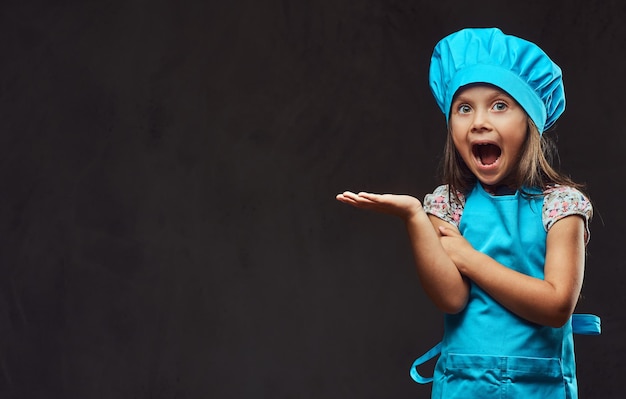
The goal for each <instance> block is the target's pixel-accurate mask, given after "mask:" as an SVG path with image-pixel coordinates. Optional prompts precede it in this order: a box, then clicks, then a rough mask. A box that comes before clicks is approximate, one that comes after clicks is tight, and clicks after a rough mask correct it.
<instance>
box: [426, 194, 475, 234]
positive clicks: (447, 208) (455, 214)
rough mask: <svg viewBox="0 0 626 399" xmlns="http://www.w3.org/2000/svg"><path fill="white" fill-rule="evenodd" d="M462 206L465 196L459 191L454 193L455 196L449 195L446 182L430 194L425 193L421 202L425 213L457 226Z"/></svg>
mask: <svg viewBox="0 0 626 399" xmlns="http://www.w3.org/2000/svg"><path fill="white" fill-rule="evenodd" d="M464 206H465V196H464V195H463V194H462V193H460V192H457V193H456V198H455V197H454V196H451V195H450V189H449V187H448V185H447V184H444V185H441V186H439V187H437V188H436V189H435V191H433V193H432V194H427V195H426V196H425V197H424V203H423V207H424V211H426V213H428V214H430V215H433V216H437V217H438V218H439V219H442V220H444V221H446V222H448V223H452V224H453V225H455V226H456V227H457V228H458V227H459V222H460V221H461V215H462V214H463V208H464Z"/></svg>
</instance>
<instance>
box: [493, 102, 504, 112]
mask: <svg viewBox="0 0 626 399" xmlns="http://www.w3.org/2000/svg"><path fill="white" fill-rule="evenodd" d="M493 109H494V110H496V111H504V110H505V109H506V103H503V102H497V103H495V104H494V105H493Z"/></svg>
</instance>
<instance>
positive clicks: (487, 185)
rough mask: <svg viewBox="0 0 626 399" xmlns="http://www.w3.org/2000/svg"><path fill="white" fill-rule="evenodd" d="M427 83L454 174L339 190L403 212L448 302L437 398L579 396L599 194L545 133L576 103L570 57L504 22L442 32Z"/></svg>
mask: <svg viewBox="0 0 626 399" xmlns="http://www.w3.org/2000/svg"><path fill="white" fill-rule="evenodd" d="M430 87H431V90H432V92H433V95H434V97H435V99H436V101H437V103H438V105H439V107H440V108H441V110H442V112H443V113H444V114H445V116H446V121H447V125H448V136H447V143H446V148H445V152H444V162H443V183H444V184H443V185H441V186H439V187H437V188H436V189H435V191H434V192H433V193H432V194H429V195H426V197H425V199H424V202H423V204H422V203H421V202H420V201H419V200H418V199H416V198H414V197H411V196H407V195H393V194H383V195H380V194H372V193H364V192H361V193H359V194H355V193H352V192H348V191H347V192H344V193H343V194H339V195H338V196H337V199H338V200H339V201H341V202H344V203H346V204H349V205H353V206H355V207H357V208H362V209H369V210H374V211H380V212H384V213H388V214H392V215H395V216H398V217H400V218H401V219H403V220H404V222H405V223H406V227H407V230H408V234H409V237H410V242H411V245H412V250H413V254H414V257H415V262H416V265H417V273H418V276H419V280H420V282H421V284H422V286H423V288H424V290H425V291H426V293H427V295H428V296H429V297H430V298H431V299H432V301H433V302H434V303H435V305H436V306H437V307H438V308H439V309H441V310H442V311H443V312H445V313H446V315H445V330H444V331H445V332H444V337H443V340H442V342H441V343H440V344H438V345H437V346H436V347H435V348H433V350H431V351H430V352H429V353H427V354H426V355H425V356H424V357H422V358H421V359H418V360H417V361H416V363H415V364H414V366H415V365H418V364H420V363H422V362H424V361H426V360H428V359H430V358H432V357H434V356H436V355H437V354H439V353H440V357H439V359H438V360H437V363H436V366H435V372H434V377H433V378H423V377H421V376H420V375H419V374H417V371H416V370H415V367H413V369H412V371H411V374H412V376H413V378H414V379H415V380H416V381H418V382H430V381H433V390H432V397H433V398H446V399H449V398H457V397H458V398H461V397H462V398H491V397H498V398H505V397H506V398H525V399H528V398H542V399H545V398H551V399H553V398H577V396H578V395H577V383H576V371H575V361H574V347H573V339H572V333H573V332H580V333H587V334H596V333H599V319H598V318H596V317H595V316H593V315H580V316H581V317H584V316H587V318H586V319H583V318H580V319H578V318H577V319H574V322H572V313H573V311H574V308H575V306H576V302H577V299H578V297H579V294H580V291H581V286H582V282H583V273H584V264H585V247H586V244H587V242H588V240H589V229H588V226H589V221H590V219H591V217H592V207H591V204H590V201H589V200H588V198H587V197H586V196H585V195H584V194H583V193H582V192H581V191H580V189H581V186H580V185H578V184H576V183H575V182H573V181H572V180H571V179H569V178H568V177H567V176H565V175H563V174H561V173H559V172H558V171H556V170H555V169H554V168H553V167H552V166H551V164H550V161H551V158H552V155H554V154H553V152H555V150H553V147H552V146H551V145H550V141H548V139H547V138H546V137H545V136H544V135H543V133H544V132H545V131H546V130H547V129H549V128H550V127H551V126H552V125H553V124H554V122H555V121H556V120H557V118H558V117H559V116H560V115H561V114H562V112H563V110H564V108H565V95H564V89H563V82H562V77H561V70H560V68H559V67H558V66H557V65H556V64H555V63H554V62H553V61H552V60H551V59H550V58H549V57H548V56H547V55H546V54H545V53H544V52H543V51H542V50H541V49H540V48H539V47H537V46H536V45H535V44H533V43H530V42H528V41H525V40H523V39H520V38H518V37H515V36H510V35H505V34H504V33H502V32H501V31H500V30H499V29H496V28H479V29H463V30H461V31H458V32H455V33H453V34H451V35H449V36H447V37H445V38H444V39H442V40H441V41H440V42H439V43H438V44H437V46H436V47H435V50H434V53H433V55H432V59H431V66H430Z"/></svg>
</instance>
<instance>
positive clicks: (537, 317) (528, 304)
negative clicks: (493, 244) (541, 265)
mask: <svg viewBox="0 0 626 399" xmlns="http://www.w3.org/2000/svg"><path fill="white" fill-rule="evenodd" d="M465 263H466V266H463V267H461V271H462V273H463V274H464V275H465V276H466V277H467V278H469V279H470V280H472V281H473V282H474V283H476V284H477V285H478V286H479V287H481V288H482V289H483V290H485V292H487V293H488V294H489V295H491V296H492V297H493V298H494V299H495V300H496V301H497V302H498V303H500V304H501V305H502V306H504V307H505V308H507V309H509V310H510V311H511V312H513V313H515V314H517V315H518V316H520V317H522V318H524V319H526V320H528V321H531V322H533V323H537V324H541V325H545V326H551V327H560V326H562V325H563V324H564V323H565V322H567V320H568V319H569V317H570V316H571V314H572V312H573V311H574V307H575V305H576V301H575V299H574V298H576V297H577V293H578V292H580V285H579V284H577V283H576V282H573V284H572V285H573V286H572V285H568V286H558V285H555V284H552V283H551V282H549V281H546V280H543V279H539V278H535V277H531V276H528V275H526V274H523V273H520V272H517V271H515V270H512V269H510V268H508V267H505V266H504V265H502V264H500V263H498V262H497V261H496V260H494V259H493V258H491V257H489V256H487V255H485V254H483V253H480V252H478V251H476V252H475V254H473V255H472V256H471V257H468V259H467V261H466V262H465Z"/></svg>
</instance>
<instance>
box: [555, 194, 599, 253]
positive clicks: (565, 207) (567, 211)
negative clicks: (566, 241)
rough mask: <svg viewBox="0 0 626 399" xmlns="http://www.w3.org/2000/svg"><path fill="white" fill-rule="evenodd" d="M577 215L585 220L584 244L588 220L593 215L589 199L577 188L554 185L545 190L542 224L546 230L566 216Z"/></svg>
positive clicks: (586, 240)
mask: <svg viewBox="0 0 626 399" xmlns="http://www.w3.org/2000/svg"><path fill="white" fill-rule="evenodd" d="M571 215H579V216H581V217H582V218H583V220H584V221H585V244H587V243H588V242H589V238H590V234H591V233H590V231H589V221H590V220H591V218H592V216H593V207H592V206H591V202H590V201H589V199H588V198H587V197H586V196H585V195H584V194H583V193H581V192H580V191H579V190H577V189H575V188H572V187H567V186H556V187H553V188H550V189H548V190H547V191H546V192H545V199H544V202H543V225H544V228H545V229H546V231H549V230H550V228H551V227H552V226H553V225H554V223H556V222H557V221H559V220H560V219H563V218H564V217H566V216H571Z"/></svg>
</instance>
